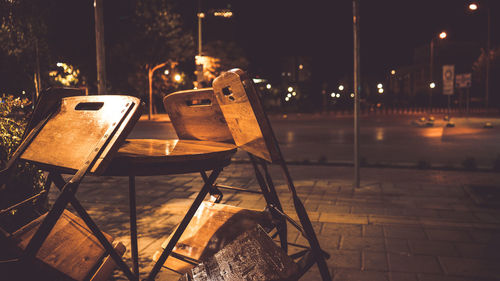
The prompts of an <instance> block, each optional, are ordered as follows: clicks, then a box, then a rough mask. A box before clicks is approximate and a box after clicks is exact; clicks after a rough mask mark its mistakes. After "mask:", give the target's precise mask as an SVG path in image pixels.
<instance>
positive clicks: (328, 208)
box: [318, 202, 351, 214]
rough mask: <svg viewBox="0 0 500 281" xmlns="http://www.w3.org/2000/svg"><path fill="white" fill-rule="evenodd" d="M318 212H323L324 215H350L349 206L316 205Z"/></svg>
mask: <svg viewBox="0 0 500 281" xmlns="http://www.w3.org/2000/svg"><path fill="white" fill-rule="evenodd" d="M318 212H325V213H346V214H348V213H350V212H351V207H350V206H337V205H334V204H326V203H324V202H323V203H321V204H319V205H318Z"/></svg>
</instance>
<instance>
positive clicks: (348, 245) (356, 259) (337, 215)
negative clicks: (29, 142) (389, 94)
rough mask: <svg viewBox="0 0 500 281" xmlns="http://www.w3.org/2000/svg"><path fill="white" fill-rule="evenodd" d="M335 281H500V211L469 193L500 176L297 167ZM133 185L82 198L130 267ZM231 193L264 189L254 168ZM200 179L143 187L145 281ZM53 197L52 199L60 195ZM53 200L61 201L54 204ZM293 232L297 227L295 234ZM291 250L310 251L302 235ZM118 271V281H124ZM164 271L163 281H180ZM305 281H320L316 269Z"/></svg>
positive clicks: (284, 194)
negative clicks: (356, 184)
mask: <svg viewBox="0 0 500 281" xmlns="http://www.w3.org/2000/svg"><path fill="white" fill-rule="evenodd" d="M290 170H291V173H292V177H293V178H294V180H295V184H296V186H297V189H298V192H299V196H300V197H301V199H302V201H303V202H304V204H305V206H306V208H307V209H308V212H309V216H310V218H311V220H312V221H313V225H314V227H315V228H316V231H317V234H318V238H319V240H320V243H321V245H322V247H323V248H324V249H325V250H326V251H327V252H329V253H330V254H331V256H332V257H331V258H330V259H329V260H328V265H329V266H330V269H331V272H332V274H333V275H334V276H335V278H334V280H370V281H378V280H389V281H398V280H411V281H413V280H414V281H432V280H444V281H448V280H449V281H452V280H453V281H466V280H470V281H473V280H474V281H478V280H500V262H499V261H500V208H499V206H500V205H497V206H496V208H492V207H483V206H479V205H477V204H476V203H475V202H474V200H473V199H472V198H471V197H470V196H469V194H468V193H467V192H466V190H465V189H464V186H466V185H471V184H476V185H494V186H496V187H499V188H500V174H498V173H481V172H467V173H464V172H457V171H435V170H432V171H431V170H426V171H424V170H405V169H377V168H363V169H361V178H362V183H361V184H362V187H361V188H359V189H353V188H352V187H351V185H352V168H349V167H326V166H291V167H290ZM271 172H272V174H273V175H274V179H275V184H276V186H277V189H278V192H279V195H280V199H281V202H282V204H283V207H284V208H285V211H286V212H287V213H289V214H291V215H292V214H294V212H293V203H292V200H291V197H290V196H289V193H288V189H287V187H286V185H285V184H284V181H283V180H282V178H281V173H280V172H279V171H278V170H275V169H272V170H271ZM127 180H128V179H127V178H125V177H124V178H119V177H105V178H104V177H100V178H99V177H87V178H86V179H85V181H84V182H83V183H82V185H81V187H80V189H79V193H78V194H77V197H78V198H79V199H80V200H81V202H82V204H83V205H84V206H85V207H86V208H87V210H88V211H89V213H90V215H91V216H92V217H93V218H94V219H95V220H96V222H97V223H98V225H99V226H101V228H102V229H103V230H104V231H106V232H108V233H110V234H111V235H113V236H114V237H115V238H116V239H117V240H119V241H122V242H123V243H124V244H125V245H126V246H127V252H126V253H125V257H126V258H127V262H128V264H129V265H131V263H130V247H129V245H130V242H129V236H128V235H129V225H128V184H127ZM219 182H220V183H224V184H227V185H233V186H239V187H244V188H251V189H258V185H257V183H256V181H255V179H254V177H253V170H252V168H251V166H250V165H248V164H233V165H231V166H229V167H227V168H226V169H225V170H224V172H223V173H222V174H221V176H220V177H219ZM201 183H202V181H201V179H200V177H199V175H198V174H186V175H177V176H160V177H141V178H137V181H136V188H137V206H138V212H137V213H138V232H139V254H140V265H141V272H142V274H141V278H145V277H146V272H148V271H149V270H150V269H151V257H152V255H153V254H154V252H155V251H157V250H158V249H159V248H160V245H161V243H162V242H163V240H164V238H165V237H166V236H168V235H169V234H170V232H171V231H172V230H173V229H174V227H175V225H176V224H177V223H178V222H179V221H180V219H181V218H182V216H183V215H184V213H185V211H186V210H187V208H188V207H189V205H190V204H191V202H192V200H193V198H194V196H195V195H196V192H197V191H198V190H199V188H200V187H201ZM52 192H54V191H52ZM52 198H53V196H52ZM223 201H224V202H223V203H227V204H232V205H237V206H241V207H248V208H256V209H262V208H264V200H262V199H261V197H260V196H258V195H255V194H246V193H245V194H242V193H229V192H226V193H225V196H224V200H223ZM290 229H291V227H290ZM289 239H290V241H291V242H299V243H300V242H304V239H303V238H302V237H300V236H299V234H298V233H297V232H296V231H295V232H291V233H290V237H289ZM122 276H123V275H122V274H121V272H119V271H115V275H114V278H113V280H124V278H123V277H122ZM177 279H178V275H177V274H174V273H171V272H168V270H162V272H161V273H160V275H159V277H158V278H157V280H177ZM301 280H320V279H319V273H318V272H317V270H316V266H314V267H313V268H312V270H311V271H310V272H308V273H307V274H306V276H304V277H303V278H302V279H301Z"/></svg>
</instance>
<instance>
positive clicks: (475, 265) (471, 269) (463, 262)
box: [439, 257, 500, 278]
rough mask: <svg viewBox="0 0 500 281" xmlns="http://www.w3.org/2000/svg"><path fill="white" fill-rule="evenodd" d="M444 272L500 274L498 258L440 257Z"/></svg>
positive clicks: (488, 276)
mask: <svg viewBox="0 0 500 281" xmlns="http://www.w3.org/2000/svg"><path fill="white" fill-rule="evenodd" d="M439 260H440V261H441V264H442V265H443V268H444V270H445V272H446V274H449V275H459V276H469V277H484V278H498V277H499V276H500V266H499V262H498V260H496V259H495V260H484V259H468V258H448V257H440V258H439Z"/></svg>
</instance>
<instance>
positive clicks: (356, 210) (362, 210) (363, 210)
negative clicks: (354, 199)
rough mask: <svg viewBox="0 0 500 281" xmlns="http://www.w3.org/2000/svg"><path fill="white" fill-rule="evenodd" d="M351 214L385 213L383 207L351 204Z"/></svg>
mask: <svg viewBox="0 0 500 281" xmlns="http://www.w3.org/2000/svg"><path fill="white" fill-rule="evenodd" d="M351 212H352V213H353V214H370V215H385V214H386V211H385V207H384V206H378V207H366V206H352V211H351Z"/></svg>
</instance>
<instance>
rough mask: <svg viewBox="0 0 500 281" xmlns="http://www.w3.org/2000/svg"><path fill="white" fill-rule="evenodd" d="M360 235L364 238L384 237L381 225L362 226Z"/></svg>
mask: <svg viewBox="0 0 500 281" xmlns="http://www.w3.org/2000/svg"><path fill="white" fill-rule="evenodd" d="M361 227H362V233H363V236H365V237H384V229H383V228H382V226H381V225H373V224H368V225H362V226H361Z"/></svg>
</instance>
